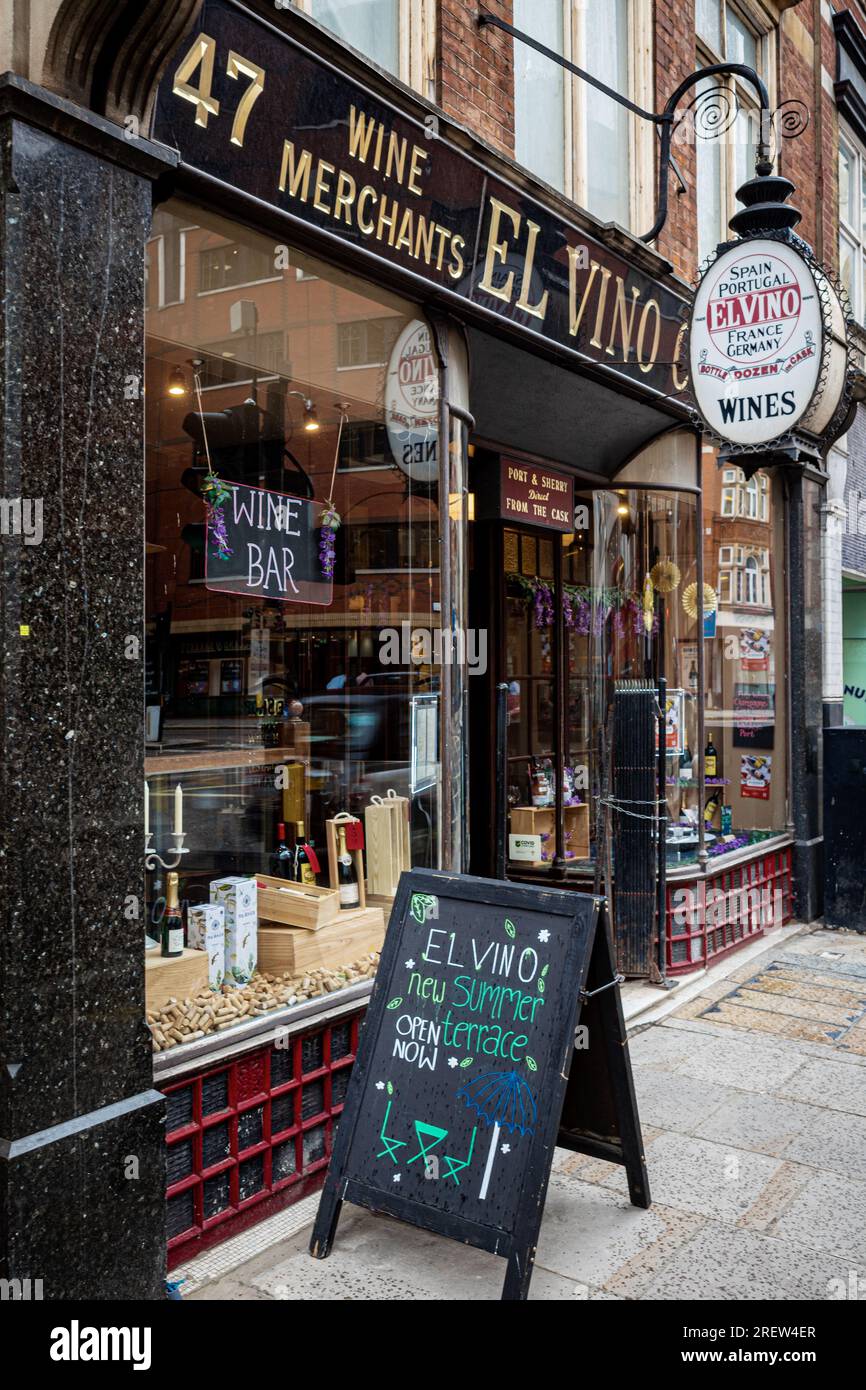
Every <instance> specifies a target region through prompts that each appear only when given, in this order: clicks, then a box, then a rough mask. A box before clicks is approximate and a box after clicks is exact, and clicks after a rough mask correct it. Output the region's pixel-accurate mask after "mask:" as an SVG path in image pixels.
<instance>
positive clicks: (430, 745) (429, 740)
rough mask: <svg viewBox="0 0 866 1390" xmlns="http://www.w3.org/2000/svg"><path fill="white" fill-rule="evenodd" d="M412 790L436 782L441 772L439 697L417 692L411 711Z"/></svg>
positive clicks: (424, 787)
mask: <svg viewBox="0 0 866 1390" xmlns="http://www.w3.org/2000/svg"><path fill="white" fill-rule="evenodd" d="M411 741H412V764H411V770H410V778H411V791H412V794H413V796H414V794H415V793H416V792H420V791H424V790H425V789H426V788H427V787H432V786H434V785H435V783H436V780H437V778H438V775H439V697H438V696H437V695H414V696H413V697H412V715H411Z"/></svg>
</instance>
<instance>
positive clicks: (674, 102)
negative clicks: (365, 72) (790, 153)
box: [478, 10, 772, 243]
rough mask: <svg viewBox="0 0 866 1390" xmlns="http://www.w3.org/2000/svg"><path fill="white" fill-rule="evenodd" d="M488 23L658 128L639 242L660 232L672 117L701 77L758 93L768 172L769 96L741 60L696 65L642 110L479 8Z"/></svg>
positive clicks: (761, 156)
mask: <svg viewBox="0 0 866 1390" xmlns="http://www.w3.org/2000/svg"><path fill="white" fill-rule="evenodd" d="M488 25H490V26H492V27H494V28H496V29H502V30H503V31H504V32H505V33H506V34H510V35H511V37H512V38H513V39H516V40H518V42H520V43H525V44H527V45H528V46H529V47H530V48H534V49H535V50H536V52H537V53H541V54H543V55H544V57H545V58H549V59H550V60H551V62H553V63H558V64H559V66H560V67H561V68H566V69H567V70H568V71H569V72H572V73H574V75H575V77H579V78H580V79H581V80H582V81H583V82H588V83H589V85H590V86H591V87H595V88H596V90H597V91H599V92H604V94H605V96H609V97H610V98H611V100H613V101H616V102H618V103H619V105H620V106H624V107H625V109H626V110H627V111H631V112H632V114H633V115H635V116H638V117H639V118H640V119H641V120H643V121H651V122H652V124H653V125H655V126H656V127H657V128H658V131H659V137H660V143H659V173H658V204H657V210H656V220H655V222H654V223H653V225H652V227H651V228H650V230H649V231H648V232H646V233H645V234H644V235H643V236H642V237H640V238H639V240H640V241H644V242H647V243H649V242H652V241H655V240H656V239H657V237H658V236H659V235H660V234H661V231H662V228H663V227H664V225H665V222H666V221H667V216H668V173H669V170H670V167H671V141H672V137H673V130H674V124H675V120H676V109H677V106H678V105H679V103H680V101H681V100H682V98H683V97H684V96H685V94H686V92H687V91H689V89H690V88H691V87H694V86H695V85H696V84H697V83H698V82H700V81H702V79H703V78H705V77H715V76H720V75H721V74H723V73H724V74H725V75H727V76H729V77H731V76H732V77H742V78H743V80H744V81H745V82H749V83H750V84H751V85H752V86H753V87H754V89H755V91H756V92H757V94H758V104H759V107H760V134H759V138H758V141H757V149H756V158H755V164H756V167H757V168H758V169H759V171H760V170H761V168H762V166H763V168H764V169H765V170H766V171H767V172H769V169H770V168H771V167H772V165H771V161H770V153H769V139H768V136H769V119H770V98H769V95H768V93H767V88H766V87H765V85H764V83H763V82H762V81H761V78H760V77H759V76H758V74H757V73H756V72H755V70H754V68H750V67H746V66H745V65H744V64H743V63H711V64H710V65H709V66H708V67H705V68H698V69H697V71H696V72H693V73H690V74H689V76H688V77H686V78H684V80H683V81H682V82H681V83H680V84H679V86H678V87H677V88H676V89H675V90H674V91H673V92H672V93H671V95H670V97H669V98H668V100H667V102H666V103H665V108H664V110H663V111H660V112H655V111H644V109H643V108H642V107H640V106H637V105H636V104H635V102H633V101H629V99H628V97H624V96H622V95H621V94H620V93H619V92H617V91H615V90H614V89H613V87H608V85H607V83H605V82H602V81H601V80H600V79H599V78H597V77H593V75H592V73H590V72H586V70H585V69H584V68H579V67H578V66H577V64H576V63H571V62H569V61H568V59H567V58H563V56H562V54H561V53H556V52H555V51H554V50H553V49H552V48H547V47H546V46H545V45H544V44H543V43H539V42H538V40H537V39H534V38H532V37H531V35H529V34H524V33H523V31H522V30H520V29H515V28H514V25H513V24H508V23H506V21H505V20H504V19H500V18H499V17H498V16H497V15H493V14H490V13H489V12H488V11H487V10H481V11H480V13H479V15H478V27H479V28H484V27H485V26H488Z"/></svg>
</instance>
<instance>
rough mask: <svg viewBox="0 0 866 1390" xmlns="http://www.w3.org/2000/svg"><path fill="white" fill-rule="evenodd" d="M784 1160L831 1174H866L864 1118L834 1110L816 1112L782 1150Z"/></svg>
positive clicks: (865, 1130)
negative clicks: (842, 1115)
mask: <svg viewBox="0 0 866 1390" xmlns="http://www.w3.org/2000/svg"><path fill="white" fill-rule="evenodd" d="M785 1157H786V1158H791V1159H796V1160H797V1162H798V1163H809V1164H811V1165H812V1167H814V1168H824V1169H827V1170H829V1171H830V1172H833V1173H842V1174H845V1175H854V1176H861V1175H862V1174H863V1173H864V1172H866V1118H863V1117H862V1116H860V1115H848V1116H846V1117H845V1120H844V1121H841V1120H840V1116H839V1112H838V1111H836V1110H817V1111H816V1112H815V1114H814V1117H813V1118H812V1120H811V1121H810V1122H809V1124H808V1125H807V1126H805V1127H804V1128H803V1129H802V1130H801V1131H800V1133H799V1134H795V1135H794V1137H793V1138H792V1139H791V1141H790V1143H789V1144H788V1146H787V1148H786V1150H785Z"/></svg>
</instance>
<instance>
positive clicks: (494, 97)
mask: <svg viewBox="0 0 866 1390" xmlns="http://www.w3.org/2000/svg"><path fill="white" fill-rule="evenodd" d="M478 8H479V7H478V5H477V4H473V3H472V2H471V0H439V32H438V36H437V54H436V57H437V71H438V100H439V104H440V106H441V107H442V109H443V110H444V111H445V112H446V114H447V115H449V116H452V117H453V118H454V119H455V120H457V121H460V122H461V124H463V125H466V126H468V127H469V128H470V130H473V131H474V132H475V134H476V135H480V137H481V139H482V140H486V141H487V143H488V144H489V145H493V146H494V148H496V149H498V150H503V151H504V152H505V153H506V154H513V153H514V64H513V58H512V39H511V36H510V35H509V34H505V33H503V31H502V30H501V29H494V28H492V27H490V26H488V27H486V28H484V29H479V28H478V24H477V18H478ZM484 9H486V10H488V11H489V12H490V14H495V15H496V16H497V17H498V18H499V19H504V20H505V21H506V22H507V23H508V24H510V23H511V22H512V13H513V12H512V3H511V0H485V4H484Z"/></svg>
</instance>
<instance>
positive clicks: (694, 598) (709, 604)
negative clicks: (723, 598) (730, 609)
mask: <svg viewBox="0 0 866 1390" xmlns="http://www.w3.org/2000/svg"><path fill="white" fill-rule="evenodd" d="M718 606H719V601H718V599H717V598H716V591H715V589H714V588H713V586H712V584H705V585H704V604H703V609H704V613H714V612H715V611H716V609H717V608H718ZM683 608H684V609H685V611H686V613H687V614H688V616H689V617H690V618H696V617H697V616H698V586H697V584H687V585H686V587H685V589H683Z"/></svg>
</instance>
